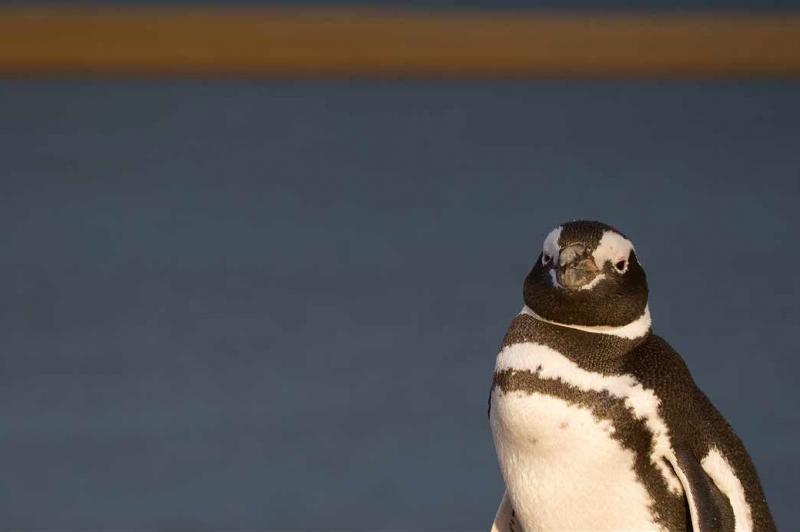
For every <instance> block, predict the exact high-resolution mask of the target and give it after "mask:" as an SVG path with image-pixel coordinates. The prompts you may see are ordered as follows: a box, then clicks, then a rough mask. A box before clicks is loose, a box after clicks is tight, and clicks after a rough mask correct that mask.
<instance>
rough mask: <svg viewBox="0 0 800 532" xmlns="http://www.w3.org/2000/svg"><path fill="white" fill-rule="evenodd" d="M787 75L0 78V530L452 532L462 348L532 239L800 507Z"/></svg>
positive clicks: (485, 504) (797, 100) (470, 347)
mask: <svg viewBox="0 0 800 532" xmlns="http://www.w3.org/2000/svg"><path fill="white" fill-rule="evenodd" d="M798 144H800V85H798V84H792V83H697V84H674V83H557V82H530V83H527V82H516V83H504V82H486V83H466V82H465V83H378V82H375V83H368V82H344V81H342V82H331V83H321V82H320V83H289V82H283V83H281V82H269V83H268V82H263V83H244V82H242V83H235V82H229V83H221V82H220V83H207V82H200V81H197V82H157V83H145V82H139V83H137V82H126V83H111V82H106V83H88V82H59V83H53V82H51V83H29V82H10V81H9V82H4V83H2V85H0V154H1V155H2V158H1V159H0V164H1V165H2V166H0V168H1V170H0V223H2V227H3V234H2V245H0V279H1V280H2V281H1V282H2V297H0V419H2V424H1V426H0V444H1V445H2V454H0V471H2V474H1V475H0V516H2V520H3V523H2V526H3V527H7V528H42V527H79V526H81V527H94V528H123V527H140V528H141V527H161V528H180V527H183V528H189V529H210V528H222V527H230V528H247V527H251V528H282V527H283V528H312V527H319V528H340V529H341V528H344V529H347V528H356V527H358V528H366V529H389V528H391V529H398V528H401V529H422V528H440V529H441V528H445V529H451V530H468V529H484V528H485V527H486V526H487V525H488V523H489V522H490V521H491V518H492V516H493V513H494V511H495V508H496V505H497V503H498V501H499V498H500V496H501V493H502V489H503V488H502V483H501V478H500V476H499V473H498V469H497V465H496V459H495V455H494V450H493V447H492V443H491V438H490V433H489V430H488V427H487V420H486V399H487V393H488V388H489V382H490V376H491V372H492V367H493V363H494V356H495V353H496V350H497V347H498V344H499V342H500V340H501V338H502V336H503V334H504V331H505V327H506V326H507V324H508V322H509V321H510V319H511V318H512V317H513V316H514V315H515V313H516V312H517V311H518V310H519V308H520V307H521V294H520V292H521V283H522V279H523V277H524V276H525V274H526V273H527V271H528V269H529V268H530V265H531V262H532V261H533V260H534V259H535V257H536V255H537V254H538V253H539V249H540V245H541V241H542V239H543V237H544V235H545V234H546V233H547V231H548V230H549V229H550V228H551V227H552V226H553V225H555V224H557V223H558V222H561V221H564V220H568V219H571V218H575V217H588V218H597V219H601V220H604V221H607V222H609V223H612V224H614V225H617V226H618V227H620V228H621V229H622V230H624V231H626V232H628V233H629V234H630V235H631V237H632V238H633V239H634V241H635V242H636V244H637V249H638V251H639V253H640V256H641V257H642V260H643V262H644V265H645V267H646V268H647V271H648V273H649V276H650V281H651V292H652V297H651V307H652V310H653V315H654V322H655V329H656V330H657V332H659V333H660V334H662V335H663V336H665V337H666V338H667V339H668V340H669V341H670V342H671V343H672V344H673V345H674V346H675V347H676V348H677V349H678V350H679V351H680V352H681V353H682V354H683V356H684V357H685V359H686V360H687V362H688V364H689V366H690V368H691V369H692V371H693V372H694V374H695V376H696V379H697V381H698V382H699V384H700V385H701V386H702V387H703V388H704V389H705V390H706V392H707V393H708V394H709V395H710V397H711V398H712V400H713V401H714V402H715V403H716V405H717V406H718V407H719V408H720V410H721V411H722V412H723V413H724V414H725V415H726V416H727V418H728V419H729V420H730V421H731V423H732V424H733V426H734V427H735V428H736V429H737V431H738V432H739V434H740V435H741V437H742V438H743V440H744V441H745V443H746V445H747V446H748V448H749V450H750V452H751V454H752V455H753V459H754V461H755V463H756V465H757V467H758V469H759V471H760V474H761V477H762V479H763V482H764V485H765V488H766V492H767V496H768V499H769V501H770V503H771V505H772V508H773V511H774V513H775V516H776V518H777V520H778V524H779V526H780V527H781V528H782V529H784V530H790V529H797V527H798V526H800V517H798V514H797V511H796V507H797V503H796V500H797V498H798V496H800V489H798V487H797V484H796V482H797V475H798V466H800V458H798V456H797V448H798V445H799V444H800V432H799V431H800V423H798V421H800V416H799V415H798V397H800V392H798V388H797V384H796V383H797V375H798V367H799V366H800V362H798V357H797V354H798V349H797V343H796V342H797V332H796V331H797V323H798V304H797V300H798V294H799V293H800V292H799V291H798V289H799V288H800V270H798V268H797V263H798V260H800V252H798V248H797V227H798V222H800V209H798V206H797V205H798V197H799V194H798V193H800V170H799V169H800V149H798Z"/></svg>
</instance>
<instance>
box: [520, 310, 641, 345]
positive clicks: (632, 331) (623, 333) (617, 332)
mask: <svg viewBox="0 0 800 532" xmlns="http://www.w3.org/2000/svg"><path fill="white" fill-rule="evenodd" d="M520 314H527V315H528V316H531V317H532V318H534V319H536V320H538V321H541V322H543V323H549V324H551V325H557V326H559V327H566V328H568V329H575V330H578V331H583V332H588V333H594V334H603V335H610V336H617V337H619V338H625V339H626V340H636V339H638V338H643V337H644V336H647V334H648V333H649V332H650V326H651V324H652V319H651V318H650V306H649V305H646V306H645V307H644V312H643V313H642V315H641V316H639V317H638V318H637V319H635V320H634V321H632V322H630V323H628V324H626V325H621V326H619V327H612V326H606V325H594V326H591V325H573V324H570V323H559V322H557V321H552V320H548V319H546V318H543V317H541V316H539V315H538V314H536V313H535V312H534V311H533V310H531V308H530V307H528V305H525V306H524V307H522V310H521V311H520Z"/></svg>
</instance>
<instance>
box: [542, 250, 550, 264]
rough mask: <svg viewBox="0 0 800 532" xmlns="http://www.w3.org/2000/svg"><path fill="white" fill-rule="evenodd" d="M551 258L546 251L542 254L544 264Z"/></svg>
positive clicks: (548, 262)
mask: <svg viewBox="0 0 800 532" xmlns="http://www.w3.org/2000/svg"><path fill="white" fill-rule="evenodd" d="M551 258H552V257H550V255H548V254H547V253H545V254H543V255H542V264H545V265H547V264H550V260H551Z"/></svg>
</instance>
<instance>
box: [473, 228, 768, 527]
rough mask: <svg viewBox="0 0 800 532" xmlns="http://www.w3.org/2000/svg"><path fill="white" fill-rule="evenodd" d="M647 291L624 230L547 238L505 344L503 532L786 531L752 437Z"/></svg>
mask: <svg viewBox="0 0 800 532" xmlns="http://www.w3.org/2000/svg"><path fill="white" fill-rule="evenodd" d="M647 295H648V289H647V281H646V278H645V272H644V270H643V269H642V266H641V264H640V263H639V260H638V258H637V256H636V252H635V251H634V248H633V245H632V244H631V242H630V240H628V238H626V237H625V235H623V234H622V233H620V232H619V231H617V230H615V229H614V228H612V227H610V226H608V225H605V224H602V223H599V222H588V221H576V222H570V223H566V224H563V225H561V226H559V227H557V228H556V229H554V230H553V231H552V232H551V233H550V234H548V235H547V238H546V239H545V241H544V246H543V249H542V252H541V254H540V255H539V257H538V259H537V261H536V265H535V266H534V267H533V269H532V270H531V272H530V274H528V276H527V278H526V279H525V284H524V290H523V296H524V301H525V306H524V307H523V309H522V312H521V313H520V314H519V315H518V316H517V317H516V318H515V319H514V321H513V322H512V323H511V326H510V327H509V329H508V332H507V333H506V336H505V339H504V340H503V344H502V348H501V350H500V353H499V354H498V355H497V364H496V367H495V373H494V380H493V384H492V391H491V395H490V399H489V418H490V424H491V428H492V433H493V436H494V442H495V448H496V450H497V456H498V460H499V463H500V469H501V472H502V474H503V478H504V480H505V484H506V493H505V495H504V496H503V498H502V501H501V503H500V508H499V509H498V511H497V515H496V517H495V521H494V524H493V527H492V531H494V532H509V531H514V532H520V531H527V532H532V531H535V530H581V531H586V530H637V531H641V530H693V531H695V532H698V531H700V532H706V531H714V532H716V531H735V532H743V531H748V530H757V531H762V530H775V525H774V523H773V520H772V516H771V515H770V511H769V508H768V507H767V502H766V500H765V498H764V493H763V491H762V489H761V484H760V482H759V479H758V476H757V474H756V471H755V469H754V467H753V464H752V463H751V461H750V457H749V456H748V454H747V452H746V451H745V449H744V447H743V446H742V443H741V441H739V438H738V437H737V436H736V435H735V434H734V433H733V430H732V429H731V427H730V426H729V425H728V423H727V422H726V421H725V419H724V418H723V417H722V415H721V414H720V413H719V412H718V411H717V410H716V408H714V406H713V405H712V404H711V403H710V402H709V400H708V399H707V398H706V396H705V395H704V394H703V392H701V391H700V390H699V389H698V388H697V386H696V385H695V383H694V381H693V380H692V376H691V375H690V374H689V370H688V369H687V367H686V364H685V363H684V362H683V360H682V359H681V357H680V356H679V355H678V354H677V353H676V352H675V351H674V350H673V349H672V348H671V347H670V346H669V344H667V342H665V341H664V340H663V339H661V338H659V337H658V336H656V335H655V334H653V333H652V332H651V330H650V311H649V308H648V305H647Z"/></svg>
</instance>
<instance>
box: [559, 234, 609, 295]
mask: <svg viewBox="0 0 800 532" xmlns="http://www.w3.org/2000/svg"><path fill="white" fill-rule="evenodd" d="M599 273H600V269H599V268H598V267H597V264H595V263H594V259H593V258H592V256H591V253H589V250H588V249H586V246H584V245H583V244H570V245H569V246H565V247H564V248H562V249H561V252H560V253H559V265H558V268H557V270H556V276H557V278H558V284H560V285H561V286H563V287H564V288H568V289H570V290H577V289H578V288H580V287H582V286H586V285H587V284H589V283H591V282H592V280H593V279H594V278H595V277H597V275H598V274H599Z"/></svg>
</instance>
